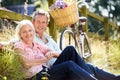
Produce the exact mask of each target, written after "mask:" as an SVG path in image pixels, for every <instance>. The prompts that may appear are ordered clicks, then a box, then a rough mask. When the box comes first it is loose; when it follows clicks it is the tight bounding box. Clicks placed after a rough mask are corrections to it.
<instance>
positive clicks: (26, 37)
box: [19, 24, 34, 43]
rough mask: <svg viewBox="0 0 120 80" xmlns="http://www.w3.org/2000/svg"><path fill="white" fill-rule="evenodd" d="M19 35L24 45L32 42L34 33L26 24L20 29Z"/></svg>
mask: <svg viewBox="0 0 120 80" xmlns="http://www.w3.org/2000/svg"><path fill="white" fill-rule="evenodd" d="M19 35H20V37H21V39H22V40H23V41H24V42H25V43H31V42H33V38H34V31H33V29H32V27H31V26H30V25H28V24H26V25H23V26H22V28H21V29H20V33H19Z"/></svg>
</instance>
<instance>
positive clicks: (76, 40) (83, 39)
mask: <svg viewBox="0 0 120 80" xmlns="http://www.w3.org/2000/svg"><path fill="white" fill-rule="evenodd" d="M86 21H87V18H86V17H79V20H78V22H76V23H75V24H71V25H69V26H67V27H66V28H65V29H64V30H63V31H62V33H61V35H60V49H61V50H63V49H64V47H66V46H68V45H72V46H74V47H75V48H76V50H77V51H78V53H79V54H80V55H81V56H82V58H83V59H85V60H87V61H88V62H92V52H91V48H90V45H89V42H88V37H87V35H86V33H85V32H84V31H83V25H84V24H85V22H86Z"/></svg>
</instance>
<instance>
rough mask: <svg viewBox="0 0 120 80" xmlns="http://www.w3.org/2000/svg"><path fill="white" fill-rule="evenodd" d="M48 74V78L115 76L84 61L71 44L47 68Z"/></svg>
mask: <svg viewBox="0 0 120 80" xmlns="http://www.w3.org/2000/svg"><path fill="white" fill-rule="evenodd" d="M49 74H50V77H49V80H115V78H116V76H115V75H113V74H110V73H108V72H105V71H103V70H101V69H98V68H97V67H94V66H92V65H90V64H87V63H85V61H84V60H83V59H82V58H81V57H80V56H79V55H78V53H77V52H76V50H75V48H74V47H72V46H68V47H66V48H65V49H64V50H63V51H62V53H61V54H60V56H59V57H58V58H57V60H56V62H55V63H54V64H53V66H52V67H51V68H50V69H49ZM37 80H38V79H37Z"/></svg>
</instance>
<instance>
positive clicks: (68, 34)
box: [60, 29, 77, 50]
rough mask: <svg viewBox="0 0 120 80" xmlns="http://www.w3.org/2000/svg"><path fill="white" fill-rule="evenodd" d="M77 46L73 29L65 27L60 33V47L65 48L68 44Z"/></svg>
mask: <svg viewBox="0 0 120 80" xmlns="http://www.w3.org/2000/svg"><path fill="white" fill-rule="evenodd" d="M70 45H72V46H74V47H75V48H76V47H77V43H76V39H75V36H74V33H73V32H72V30H68V29H64V30H63V31H62V33H61V35H60V49H61V50H63V49H64V48H65V47H66V46H70Z"/></svg>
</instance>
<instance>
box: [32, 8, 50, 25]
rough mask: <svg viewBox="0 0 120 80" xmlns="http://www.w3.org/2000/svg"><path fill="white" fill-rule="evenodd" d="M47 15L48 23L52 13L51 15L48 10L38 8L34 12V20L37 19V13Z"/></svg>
mask: <svg viewBox="0 0 120 80" xmlns="http://www.w3.org/2000/svg"><path fill="white" fill-rule="evenodd" d="M40 14H41V15H46V16H47V19H48V21H47V22H48V23H49V21H50V15H49V13H48V12H47V11H45V10H43V9H39V10H37V11H36V12H35V13H34V14H33V20H35V17H36V15H40Z"/></svg>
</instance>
